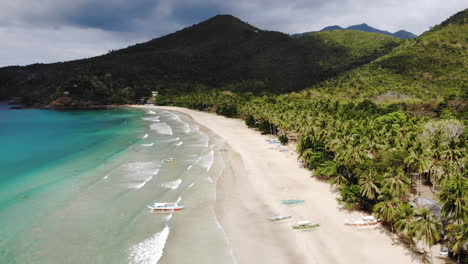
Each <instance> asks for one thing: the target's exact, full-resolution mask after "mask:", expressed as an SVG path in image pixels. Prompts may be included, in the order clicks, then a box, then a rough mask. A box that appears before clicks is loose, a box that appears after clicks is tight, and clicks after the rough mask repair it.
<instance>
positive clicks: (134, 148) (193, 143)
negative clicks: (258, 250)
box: [0, 105, 232, 263]
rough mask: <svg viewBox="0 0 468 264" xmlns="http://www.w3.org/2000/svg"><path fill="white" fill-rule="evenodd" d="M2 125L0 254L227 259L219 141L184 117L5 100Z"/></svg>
mask: <svg viewBox="0 0 468 264" xmlns="http://www.w3.org/2000/svg"><path fill="white" fill-rule="evenodd" d="M1 107H3V109H4V108H5V106H4V105H3V106H0V109H2V108H1ZM0 126H1V127H2V130H1V132H0V136H1V137H0V143H1V144H2V146H6V147H4V148H2V149H1V150H0V158H1V159H0V160H1V161H0V171H1V174H0V263H231V262H232V256H231V255H230V250H229V247H228V244H227V242H226V239H225V236H224V232H223V231H222V228H221V227H220V225H219V224H218V222H217V220H216V216H215V214H214V203H215V198H216V192H215V191H216V188H215V181H216V178H217V177H218V176H219V175H220V174H221V173H222V171H223V169H224V161H223V160H222V157H221V155H220V153H219V152H218V151H217V150H218V149H220V148H221V145H222V142H221V141H220V140H218V139H217V138H216V137H214V136H213V135H210V134H209V132H208V131H204V129H201V128H200V127H199V126H198V125H197V124H195V123H193V122H192V121H191V120H189V119H188V118H186V117H184V116H180V115H179V114H176V113H173V112H168V111H140V110H123V109H118V110H109V111H79V112H56V111H45V110H21V111H13V110H9V111H5V110H3V111H0ZM5 127H6V128H7V129H3V128H5ZM167 158H174V159H175V162H164V160H165V159H167ZM155 201H167V202H171V201H180V203H181V204H183V205H184V206H185V207H186V208H185V209H184V210H182V211H179V212H174V213H173V214H151V213H149V211H148V210H147V208H146V205H148V204H151V203H152V202H155Z"/></svg>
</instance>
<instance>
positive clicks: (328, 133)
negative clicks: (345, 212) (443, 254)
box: [159, 10, 468, 263]
mask: <svg viewBox="0 0 468 264" xmlns="http://www.w3.org/2000/svg"><path fill="white" fill-rule="evenodd" d="M460 14H462V15H463V16H464V17H465V18H466V17H467V11H466V10H465V11H463V12H461V13H460ZM460 14H457V15H456V16H454V17H455V18H456V19H455V20H454V21H458V22H454V23H451V22H450V21H452V19H453V17H452V18H451V19H449V20H448V21H449V22H447V21H446V22H444V23H442V25H443V26H437V27H435V28H434V29H433V30H431V31H429V32H427V33H425V34H424V35H423V36H421V37H420V38H418V39H416V40H410V41H407V42H405V43H404V44H403V45H402V46H401V47H399V48H397V49H396V50H394V51H392V52H391V53H390V54H388V55H385V56H383V57H382V58H379V59H378V60H376V61H374V62H373V63H371V64H369V65H366V66H363V67H361V68H359V69H356V70H353V71H351V72H349V73H346V74H344V75H343V76H339V77H337V78H335V79H332V80H329V81H326V82H323V83H321V84H319V85H317V86H314V87H313V88H312V89H309V90H306V91H302V92H300V93H289V94H283V95H270V96H268V95H263V96H256V95H253V94H251V93H236V94H233V93H227V92H224V93H223V92H219V91H211V92H194V93H190V94H185V95H183V96H170V95H166V96H163V97H160V98H159V100H160V101H159V102H160V103H166V104H167V103H169V104H174V105H179V106H184V107H189V108H194V109H211V110H216V109H223V108H226V109H230V110H229V111H228V112H225V113H227V114H225V115H227V116H236V115H237V116H240V117H242V118H245V119H246V124H247V125H248V126H249V127H253V128H257V129H258V130H259V131H261V132H262V133H272V134H278V135H280V136H282V140H284V141H286V139H293V140H294V139H295V140H296V143H297V152H298V159H300V160H301V161H302V163H303V165H304V166H305V167H306V168H308V169H310V170H313V175H314V176H315V177H319V178H321V179H323V180H327V181H329V182H330V183H331V185H332V186H334V187H336V188H337V189H338V190H339V192H340V202H342V203H343V204H344V205H346V206H347V207H358V208H361V209H363V210H368V211H373V212H374V213H375V214H376V216H377V217H379V218H380V219H382V220H383V223H384V225H386V226H387V227H388V228H389V230H391V232H392V233H396V234H397V235H398V236H399V238H400V239H401V240H402V241H405V242H406V243H408V245H409V246H410V247H411V249H413V250H415V251H420V250H421V249H420V248H418V246H417V243H416V241H422V242H423V243H424V244H426V245H428V246H431V245H434V244H436V243H442V244H444V245H446V246H448V247H449V248H450V249H451V256H453V257H455V258H457V259H458V260H459V261H461V262H463V263H466V261H467V259H468V257H467V252H466V245H467V243H468V179H467V174H466V170H465V165H466V164H467V156H466V154H467V153H466V150H467V149H466V141H467V139H468V132H467V129H466V127H465V124H466V110H467V109H466V108H467V101H466V95H465V94H464V93H466V91H467V89H466V78H467V76H466V72H468V65H467V60H466V58H467V57H466V47H467V45H466V44H467V43H466V36H468V28H467V26H466V19H464V20H463V19H460ZM459 21H465V24H464V23H461V22H459ZM325 34H328V32H327V33H325ZM325 36H326V35H325ZM326 37H327V36H326ZM334 37H335V38H336V36H334ZM355 52H359V51H358V50H356V51H355ZM382 94H383V95H384V96H382ZM378 95H380V96H378ZM397 95H398V96H397ZM436 96H438V98H436V99H432V100H431V101H429V103H428V102H427V100H424V99H428V98H430V97H436ZM383 97H386V98H385V99H386V100H382V98H383ZM218 113H221V114H223V113H222V112H219V111H218ZM421 195H423V196H425V197H429V198H432V199H436V200H437V201H438V202H439V203H440V204H441V208H442V209H441V214H437V213H436V212H434V211H429V210H428V209H427V208H418V207H413V206H411V205H410V203H411V201H412V200H413V199H414V198H415V197H419V196H421ZM430 255H431V256H432V253H431V254H430Z"/></svg>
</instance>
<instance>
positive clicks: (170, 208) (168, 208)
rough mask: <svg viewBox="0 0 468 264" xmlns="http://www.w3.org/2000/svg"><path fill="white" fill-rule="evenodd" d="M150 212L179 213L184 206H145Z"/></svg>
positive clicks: (167, 204) (160, 204)
mask: <svg viewBox="0 0 468 264" xmlns="http://www.w3.org/2000/svg"><path fill="white" fill-rule="evenodd" d="M147 207H148V208H149V209H151V211H152V212H155V211H156V212H158V211H159V212H162V211H179V210H182V209H184V206H182V205H178V204H177V203H154V205H153V206H149V205H147Z"/></svg>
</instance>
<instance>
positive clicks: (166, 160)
mask: <svg viewBox="0 0 468 264" xmlns="http://www.w3.org/2000/svg"><path fill="white" fill-rule="evenodd" d="M167 162H175V159H174V158H167V159H165V160H164V163H167Z"/></svg>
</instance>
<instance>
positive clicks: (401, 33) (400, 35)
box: [292, 23, 417, 39]
mask: <svg viewBox="0 0 468 264" xmlns="http://www.w3.org/2000/svg"><path fill="white" fill-rule="evenodd" d="M330 30H358V31H364V32H371V33H380V34H384V35H387V36H392V37H397V38H400V39H412V38H415V37H417V36H416V35H415V34H413V33H411V32H408V31H406V30H399V31H397V32H395V33H391V32H388V31H385V30H380V29H377V28H374V27H371V26H369V25H367V24H366V23H362V24H359V25H353V26H349V27H347V28H342V27H340V26H338V25H334V26H328V27H324V28H323V29H321V30H320V31H330ZM313 32H316V31H310V32H304V33H299V34H294V35H292V36H293V37H297V36H302V35H307V34H310V33H313Z"/></svg>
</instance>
